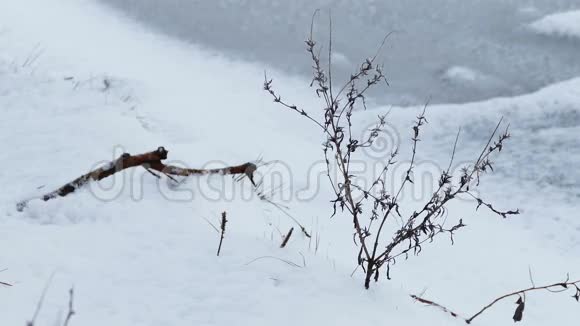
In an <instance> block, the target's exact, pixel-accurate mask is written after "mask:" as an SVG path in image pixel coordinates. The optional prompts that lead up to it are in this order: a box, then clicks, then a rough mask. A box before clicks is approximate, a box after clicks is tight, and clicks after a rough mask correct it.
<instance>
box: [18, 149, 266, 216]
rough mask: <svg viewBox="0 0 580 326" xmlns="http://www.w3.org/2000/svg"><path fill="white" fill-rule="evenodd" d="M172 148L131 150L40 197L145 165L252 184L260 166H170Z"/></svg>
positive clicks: (178, 173)
mask: <svg viewBox="0 0 580 326" xmlns="http://www.w3.org/2000/svg"><path fill="white" fill-rule="evenodd" d="M167 154H168V151H167V150H166V149H165V148H164V147H159V148H157V149H156V150H154V151H152V152H148V153H144V154H139V155H131V154H129V153H123V154H122V155H121V156H120V157H119V158H117V159H116V160H114V161H112V162H110V163H109V164H107V165H105V166H103V167H100V168H98V169H96V170H93V171H91V172H89V173H87V174H84V175H82V176H80V177H78V178H76V179H74V180H73V181H71V182H69V183H67V184H65V185H63V186H62V187H60V188H58V189H56V190H54V191H51V192H49V193H47V194H45V195H42V196H41V197H40V199H42V200H43V201H49V200H51V199H54V198H56V197H64V196H66V195H68V194H70V193H72V192H75V191H76V190H77V189H79V188H81V187H83V186H85V185H86V184H87V183H89V182H91V181H99V180H102V179H104V178H106V177H109V176H111V175H113V174H115V173H117V172H120V171H123V170H125V169H129V168H133V167H138V166H142V167H143V168H145V169H147V170H148V171H151V170H155V171H158V172H161V173H163V174H165V175H167V176H171V175H175V176H183V177H188V176H192V175H207V174H222V175H235V174H243V175H246V176H247V177H248V178H249V179H250V181H251V182H252V184H253V185H254V186H255V185H256V184H255V183H254V172H255V171H256V169H257V167H256V165H255V164H254V163H245V164H242V165H237V166H230V167H225V168H218V169H186V168H180V167H177V166H172V165H166V164H164V163H163V162H161V161H163V160H165V159H167ZM30 200H31V199H28V200H24V201H21V202H19V203H17V204H16V208H17V210H18V211H19V212H21V211H22V210H23V209H24V208H25V207H26V205H27V204H28V202H29V201H30Z"/></svg>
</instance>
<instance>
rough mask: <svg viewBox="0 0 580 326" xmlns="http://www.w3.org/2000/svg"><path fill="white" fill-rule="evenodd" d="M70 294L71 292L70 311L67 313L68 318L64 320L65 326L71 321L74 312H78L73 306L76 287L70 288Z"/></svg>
mask: <svg viewBox="0 0 580 326" xmlns="http://www.w3.org/2000/svg"><path fill="white" fill-rule="evenodd" d="M68 294H69V300H68V313H67V315H66V319H65V320H64V324H62V325H63V326H68V323H69V321H70V319H71V318H72V316H73V315H74V314H76V311H75V310H74V308H73V301H74V288H70V290H69V291H68Z"/></svg>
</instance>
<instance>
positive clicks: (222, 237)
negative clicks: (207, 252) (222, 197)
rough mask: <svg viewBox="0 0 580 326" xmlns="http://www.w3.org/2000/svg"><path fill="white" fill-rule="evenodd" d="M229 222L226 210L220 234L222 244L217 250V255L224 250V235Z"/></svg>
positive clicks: (223, 214) (223, 213)
mask: <svg viewBox="0 0 580 326" xmlns="http://www.w3.org/2000/svg"><path fill="white" fill-rule="evenodd" d="M227 222H228V220H227V219H226V212H222V220H221V225H220V228H221V236H220V244H219V247H218V250H217V255H218V256H219V255H220V252H221V250H222V242H223V241H224V237H225V233H226V223H227Z"/></svg>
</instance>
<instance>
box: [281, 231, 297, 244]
mask: <svg viewBox="0 0 580 326" xmlns="http://www.w3.org/2000/svg"><path fill="white" fill-rule="evenodd" d="M293 231H294V228H290V231H288V233H287V234H286V236H285V237H284V240H282V244H281V245H280V248H284V247H286V245H287V244H288V241H289V240H290V237H291V236H292V232H293Z"/></svg>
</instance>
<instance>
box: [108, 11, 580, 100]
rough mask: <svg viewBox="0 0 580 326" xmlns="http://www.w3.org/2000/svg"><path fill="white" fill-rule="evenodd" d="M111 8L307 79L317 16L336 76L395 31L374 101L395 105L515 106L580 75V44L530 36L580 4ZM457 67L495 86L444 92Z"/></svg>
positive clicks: (479, 85) (481, 84)
mask: <svg viewBox="0 0 580 326" xmlns="http://www.w3.org/2000/svg"><path fill="white" fill-rule="evenodd" d="M102 1H103V2H105V3H108V4H111V5H114V6H115V7H117V8H120V9H122V10H123V11H125V12H126V13H128V14H129V15H130V16H133V17H136V18H138V19H139V20H140V21H142V22H145V23H146V24H148V25H150V26H153V27H155V28H156V29H159V30H162V31H164V32H165V33H168V34H170V35H173V36H177V37H179V38H181V39H183V40H187V41H190V42H194V43H197V44H201V45H204V46H207V47H209V48H211V49H215V50H218V51H220V52H225V53H228V54H229V56H231V57H234V58H243V59H245V60H254V61H259V62H265V63H268V64H273V65H275V66H277V67H279V68H282V69H285V70H286V71H288V72H291V73H298V74H303V75H305V74H307V73H308V72H309V71H308V69H309V66H310V65H309V63H308V61H307V57H306V55H305V53H304V45H303V42H302V41H303V40H304V39H305V37H306V35H307V33H308V30H309V24H310V19H311V16H312V13H313V11H314V9H315V8H320V9H322V12H323V15H321V17H320V19H319V20H318V25H319V26H318V28H317V30H318V32H319V33H318V37H319V39H320V40H321V41H323V40H325V39H326V36H327V25H328V22H327V18H326V17H327V14H326V10H327V9H328V8H332V16H333V20H334V21H333V25H334V48H335V49H336V51H339V52H340V59H341V60H340V62H337V65H336V67H335V69H336V70H338V71H340V72H342V73H345V74H346V73H350V71H351V70H352V69H353V63H356V62H359V61H360V60H361V59H362V58H365V57H367V56H370V55H372V54H374V52H375V50H376V47H377V45H378V44H379V43H380V41H381V40H382V38H383V36H384V35H385V34H386V33H388V32H391V31H396V33H395V34H394V35H393V36H392V38H391V39H390V41H389V44H388V46H387V48H386V49H385V51H384V58H383V59H384V61H385V63H386V67H387V71H388V76H389V81H390V84H391V87H390V88H388V89H385V90H384V92H380V93H375V94H374V95H375V96H377V97H378V98H379V99H380V100H382V101H383V102H389V103H395V104H402V105H405V104H421V103H423V102H424V101H425V99H426V98H428V97H431V98H432V102H435V103H441V102H445V103H449V102H466V101H474V100H481V99H487V98H490V97H497V96H512V95H516V94H523V93H529V92H531V91H535V90H537V89H539V88H541V87H543V86H546V85H549V84H551V83H554V82H557V81H562V80H565V79H568V78H571V77H573V76H577V75H579V74H580V60H578V51H580V41H578V40H570V39H550V38H547V37H545V36H542V35H537V34H536V33H534V32H533V31H532V30H530V29H529V28H527V26H528V24H529V23H531V22H533V21H535V20H536V19H538V18H540V17H542V16H545V15H548V14H551V13H554V12H559V11H568V10H573V9H579V8H580V3H579V2H578V0H518V1H505V0H485V1H482V0H463V1H458V0H439V1H422V0H412V1H409V0H390V1H374V0H363V1H356V2H353V1H328V0H299V1H272V0H256V1H241V0H238V1H235V0H216V1H190V0H166V1H157V0H102ZM345 63H348V64H345ZM454 66H467V67H470V68H471V69H473V70H476V71H479V72H481V73H482V74H483V75H486V76H488V77H489V78H486V79H483V80H480V81H479V82H468V83H445V82H442V81H441V75H442V74H444V73H445V72H446V71H447V70H448V69H449V68H451V67H454ZM257 87H259V86H257Z"/></svg>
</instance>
